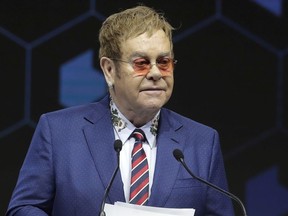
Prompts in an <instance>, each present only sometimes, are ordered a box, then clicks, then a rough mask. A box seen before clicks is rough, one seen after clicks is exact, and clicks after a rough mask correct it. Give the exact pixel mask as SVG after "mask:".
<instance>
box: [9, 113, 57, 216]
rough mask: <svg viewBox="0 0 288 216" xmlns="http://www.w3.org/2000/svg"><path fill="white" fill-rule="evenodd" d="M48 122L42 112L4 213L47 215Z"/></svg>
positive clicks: (50, 185) (50, 180)
mask: <svg viewBox="0 0 288 216" xmlns="http://www.w3.org/2000/svg"><path fill="white" fill-rule="evenodd" d="M54 191H55V186H54V176H53V163H52V145H51V133H50V130H49V124H48V121H47V119H46V117H45V115H42V116H41V118H40V120H39V123H38V125H37V128H36V130H35V133H34V135H33V138H32V141H31V144H30V146H29V149H28V152H27V154H26V157H25V159H24V163H23V165H22V167H21V170H20V173H19V177H18V180H17V184H16V186H15V189H14V191H13V194H12V197H11V200H10V203H9V206H8V209H7V212H6V216H12V215H15V216H24V215H30V216H31V215H37V216H42V215H43V216H44V215H50V214H51V210H52V203H53V199H54Z"/></svg>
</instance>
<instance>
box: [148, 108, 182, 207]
mask: <svg viewBox="0 0 288 216" xmlns="http://www.w3.org/2000/svg"><path fill="white" fill-rule="evenodd" d="M168 119H169V118H168V116H167V112H166V111H165V110H162V112H161V119H160V121H161V122H160V128H159V133H158V134H159V135H158V137H157V156H156V165H155V173H154V180H153V185H152V190H151V196H150V198H149V201H148V205H150V206H165V203H166V201H167V199H168V198H169V195H170V193H171V190H172V188H173V186H174V183H175V180H176V178H177V175H178V170H179V168H180V164H179V163H178V162H177V161H176V159H175V158H174V156H173V150H174V149H176V148H178V149H180V150H182V149H183V144H181V143H184V140H183V139H184V137H182V136H181V134H182V133H181V134H180V133H179V132H177V129H179V128H180V127H181V126H182V125H181V124H179V123H178V122H177V121H175V122H173V119H172V120H171V119H170V120H168Z"/></svg>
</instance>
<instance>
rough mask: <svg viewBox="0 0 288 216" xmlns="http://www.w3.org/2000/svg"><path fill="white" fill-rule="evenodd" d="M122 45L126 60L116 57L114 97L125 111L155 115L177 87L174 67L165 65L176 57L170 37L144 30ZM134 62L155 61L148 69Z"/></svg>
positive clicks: (112, 75)
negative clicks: (150, 34) (144, 31)
mask: <svg viewBox="0 0 288 216" xmlns="http://www.w3.org/2000/svg"><path fill="white" fill-rule="evenodd" d="M121 47H122V53H123V55H122V57H121V60H122V61H117V60H113V62H114V63H115V64H117V68H116V67H115V70H118V71H117V73H118V75H117V73H116V72H114V73H110V75H109V77H108V79H109V80H108V81H109V82H111V83H113V85H114V90H113V91H112V94H111V95H112V97H113V100H114V102H115V103H116V105H117V106H118V108H119V109H120V111H121V112H122V113H123V114H124V115H130V114H132V115H133V114H135V115H140V116H141V115H147V114H148V115H149V114H153V115H154V114H155V113H156V112H157V111H158V110H159V109H160V108H161V107H162V106H163V105H164V104H165V103H166V102H167V101H168V100H169V98H170V96H171V94H172V90H173V83H174V78H173V67H172V68H171V70H165V67H163V66H165V64H166V61H167V60H168V61H169V60H170V59H171V58H172V57H173V56H172V53H171V45H170V41H169V38H168V37H167V36H166V35H165V33H164V32H163V31H162V30H159V31H157V32H155V33H154V34H153V35H152V36H151V37H148V36H147V35H146V33H144V34H142V35H140V36H138V37H136V38H132V39H129V40H127V41H126V42H124V43H123V44H122V46H121ZM123 61H125V62H123ZM128 62H129V63H128ZM133 62H134V63H136V64H137V63H138V64H140V65H142V64H143V63H144V64H146V63H147V62H148V63H149V62H150V63H151V65H150V67H149V68H148V70H146V71H145V70H137V68H136V69H135V67H134V68H133ZM156 62H157V63H158V66H159V67H160V69H159V68H158V67H157V66H156ZM140 65H139V66H140ZM161 66H162V68H161ZM138 69H139V68H138ZM106 79H107V76H106Z"/></svg>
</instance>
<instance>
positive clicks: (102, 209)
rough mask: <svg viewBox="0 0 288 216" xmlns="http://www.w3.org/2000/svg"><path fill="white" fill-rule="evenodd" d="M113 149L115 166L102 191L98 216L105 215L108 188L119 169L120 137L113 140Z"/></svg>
mask: <svg viewBox="0 0 288 216" xmlns="http://www.w3.org/2000/svg"><path fill="white" fill-rule="evenodd" d="M114 150H115V151H116V153H117V167H116V169H115V170H114V172H113V175H112V177H111V179H110V181H109V183H108V185H107V187H106V189H105V193H104V196H103V200H102V204H101V211H100V213H99V216H106V213H105V211H104V207H105V201H106V198H107V196H108V193H109V191H110V188H111V186H112V183H113V181H114V179H115V176H116V174H117V172H118V170H119V162H120V151H121V150H122V141H121V140H120V139H117V140H115V142H114Z"/></svg>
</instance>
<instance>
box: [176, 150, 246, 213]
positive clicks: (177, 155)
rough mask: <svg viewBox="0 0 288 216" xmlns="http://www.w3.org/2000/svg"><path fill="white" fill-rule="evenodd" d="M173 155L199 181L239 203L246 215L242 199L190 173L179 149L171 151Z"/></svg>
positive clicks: (190, 172)
mask: <svg viewBox="0 0 288 216" xmlns="http://www.w3.org/2000/svg"><path fill="white" fill-rule="evenodd" d="M173 155H174V157H175V159H176V160H177V161H179V162H180V163H181V164H182V165H183V167H184V168H185V169H186V170H187V172H188V173H189V174H190V175H191V176H192V177H193V178H195V179H197V180H198V181H200V182H202V183H204V184H206V185H208V186H209V187H212V188H213V189H215V190H217V191H219V192H221V193H223V194H225V195H226V196H228V197H230V198H231V199H233V200H235V201H236V202H237V203H238V204H239V205H240V207H241V209H242V212H243V216H247V214H246V210H245V207H244V205H243V203H242V201H241V200H240V199H239V198H238V197H237V196H235V195H234V194H232V193H230V192H228V191H226V190H223V189H222V188H220V187H218V186H216V185H214V184H212V183H210V182H208V181H206V180H204V179H202V178H200V177H198V176H196V175H194V174H193V173H192V171H191V170H190V169H189V168H188V166H187V165H186V163H185V161H184V155H183V153H182V151H181V150H179V149H175V150H174V151H173Z"/></svg>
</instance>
